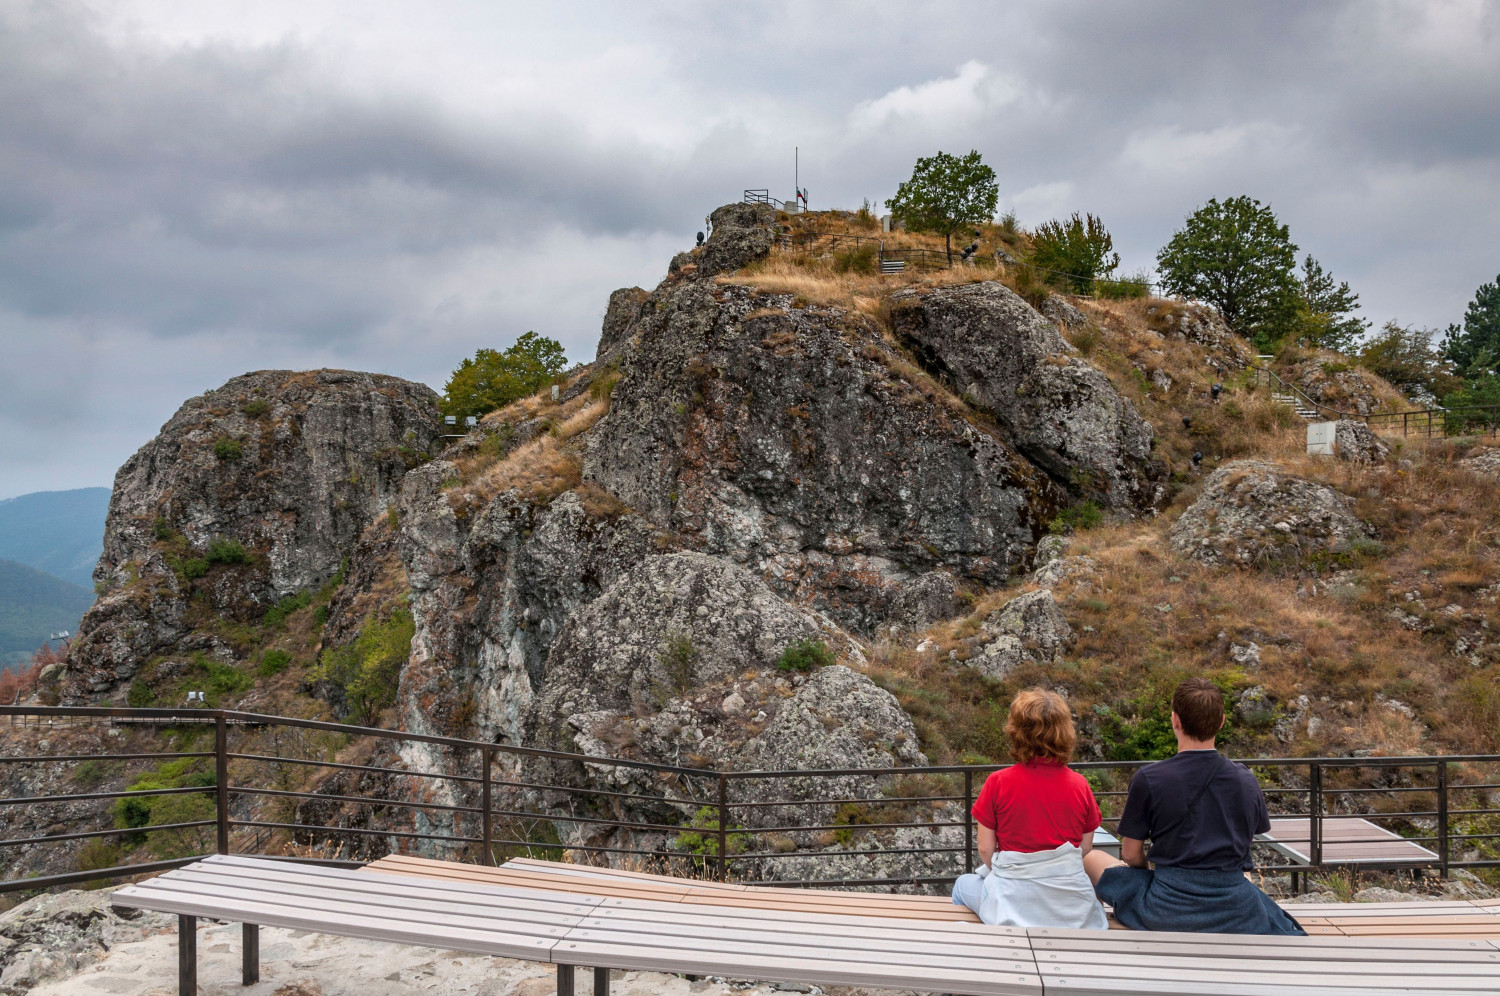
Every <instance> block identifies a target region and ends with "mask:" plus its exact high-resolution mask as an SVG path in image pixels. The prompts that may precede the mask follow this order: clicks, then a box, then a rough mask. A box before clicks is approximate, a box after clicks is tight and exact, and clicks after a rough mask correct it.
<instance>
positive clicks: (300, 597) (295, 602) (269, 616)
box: [261, 591, 312, 626]
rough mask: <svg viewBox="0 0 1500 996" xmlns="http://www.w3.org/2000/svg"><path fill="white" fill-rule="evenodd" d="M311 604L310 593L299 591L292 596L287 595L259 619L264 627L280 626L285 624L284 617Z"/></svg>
mask: <svg viewBox="0 0 1500 996" xmlns="http://www.w3.org/2000/svg"><path fill="white" fill-rule="evenodd" d="M311 603H312V592H310V591H299V592H297V593H296V594H294V595H288V596H286V597H285V598H283V599H281V600H280V601H278V602H277V603H276V604H275V605H273V606H271V607H270V608H269V609H267V610H266V614H265V615H264V616H262V617H261V622H262V623H263V624H264V625H266V626H280V625H281V624H282V623H284V622H286V617H287V616H289V615H291V614H292V613H293V612H296V611H297V610H298V609H305V608H307V606H308V605H310V604H311Z"/></svg>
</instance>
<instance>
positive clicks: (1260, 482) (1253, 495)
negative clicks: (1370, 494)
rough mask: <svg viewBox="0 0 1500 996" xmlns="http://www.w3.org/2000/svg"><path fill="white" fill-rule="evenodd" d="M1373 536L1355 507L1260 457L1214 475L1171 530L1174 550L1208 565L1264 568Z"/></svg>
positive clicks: (1326, 488) (1323, 486) (1329, 490)
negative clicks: (1261, 459) (1355, 511)
mask: <svg viewBox="0 0 1500 996" xmlns="http://www.w3.org/2000/svg"><path fill="white" fill-rule="evenodd" d="M1371 536H1372V531H1371V529H1370V527H1369V526H1367V525H1366V524H1365V523H1364V522H1362V521H1360V519H1359V517H1358V516H1357V515H1355V514H1354V502H1353V501H1352V500H1351V499H1350V498H1349V497H1348V496H1347V495H1344V494H1341V493H1339V492H1338V491H1335V490H1334V489H1333V488H1331V487H1329V486H1327V485H1326V484H1318V483H1316V482H1314V481H1308V480H1304V479H1302V478H1300V477H1294V476H1292V475H1290V474H1288V473H1287V472H1286V471H1284V470H1282V469H1281V468H1280V467H1278V466H1276V465H1274V464H1270V463H1266V462H1264V461H1260V460H1236V461H1233V462H1232V463H1227V464H1225V465H1224V466H1222V467H1220V468H1219V469H1218V470H1216V471H1214V472H1213V474H1211V475H1210V476H1209V478H1208V480H1207V481H1206V482H1205V483H1204V486H1203V492H1202V494H1200V495H1199V496H1198V499H1197V500H1196V501H1194V502H1193V504H1192V505H1190V506H1188V509H1187V511H1186V512H1184V513H1183V514H1182V517H1181V518H1180V519H1178V520H1177V522H1176V523H1174V524H1173V526H1172V531H1171V534H1170V541H1171V545H1172V549H1173V550H1175V551H1176V552H1177V553H1179V554H1182V555H1183V556H1187V557H1191V558H1193V559H1195V560H1200V561H1202V562H1204V563H1207V564H1227V565H1235V566H1241V567H1262V566H1272V565H1278V564H1295V563H1299V562H1301V561H1303V560H1305V559H1306V558H1308V557H1309V556H1311V555H1313V554H1315V553H1317V552H1319V551H1324V552H1340V551H1345V550H1348V549H1349V548H1350V545H1351V544H1353V543H1354V542H1355V541H1357V540H1361V539H1368V538H1370V537H1371Z"/></svg>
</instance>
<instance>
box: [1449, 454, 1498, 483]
mask: <svg viewBox="0 0 1500 996" xmlns="http://www.w3.org/2000/svg"><path fill="white" fill-rule="evenodd" d="M1458 465H1459V466H1460V467H1462V468H1463V469H1465V470H1467V471H1469V472H1470V473H1471V474H1478V475H1479V476H1481V477H1489V478H1493V479H1495V480H1500V448H1495V449H1486V450H1480V451H1479V452H1478V453H1475V454H1474V455H1473V456H1469V457H1465V458H1464V459H1462V460H1460V461H1459V462H1458Z"/></svg>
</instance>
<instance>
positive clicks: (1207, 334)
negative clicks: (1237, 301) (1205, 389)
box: [1145, 301, 1252, 368]
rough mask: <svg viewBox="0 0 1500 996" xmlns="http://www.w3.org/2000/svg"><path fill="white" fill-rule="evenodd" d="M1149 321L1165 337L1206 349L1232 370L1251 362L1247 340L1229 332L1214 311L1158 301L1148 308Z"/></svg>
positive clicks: (1201, 307)
mask: <svg viewBox="0 0 1500 996" xmlns="http://www.w3.org/2000/svg"><path fill="white" fill-rule="evenodd" d="M1145 310H1146V320H1147V321H1148V322H1150V323H1151V326H1152V327H1153V328H1155V329H1157V330H1158V331H1160V332H1161V333H1162V334H1163V335H1166V336H1168V337H1170V338H1173V339H1184V340H1187V341H1189V342H1196V343H1198V344H1199V345H1200V346H1206V347H1208V349H1209V350H1211V351H1212V353H1213V359H1215V360H1220V361H1224V363H1226V364H1227V366H1228V367H1229V368H1242V367H1244V366H1245V365H1246V364H1247V363H1249V362H1250V360H1251V359H1252V354H1251V351H1250V348H1249V346H1248V345H1247V344H1246V342H1245V340H1244V339H1242V338H1241V337H1239V336H1237V335H1235V334H1234V333H1233V332H1232V331H1230V328H1229V325H1228V324H1227V323H1225V321H1224V319H1223V318H1222V317H1220V315H1219V313H1218V312H1217V311H1215V310H1214V309H1212V308H1210V307H1208V306H1207V305H1202V304H1188V303H1185V302H1182V301H1155V302H1152V303H1151V304H1148V305H1146V309H1145Z"/></svg>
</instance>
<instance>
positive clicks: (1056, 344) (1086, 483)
mask: <svg viewBox="0 0 1500 996" xmlns="http://www.w3.org/2000/svg"><path fill="white" fill-rule="evenodd" d="M891 311H892V322H893V324H894V326H895V330H896V334H897V336H898V337H899V338H900V339H901V341H902V342H903V343H905V344H907V345H908V346H910V348H911V349H912V351H913V352H914V353H915V354H916V356H917V359H918V361H919V362H920V363H921V364H922V366H923V367H924V368H926V369H927V370H928V371H929V372H931V373H932V374H933V375H934V376H937V377H939V378H940V379H941V380H943V381H945V382H946V383H948V384H951V385H952V387H953V389H954V390H955V391H957V392H959V393H961V394H963V395H965V397H967V398H971V399H972V400H973V403H974V404H976V405H977V406H979V407H981V408H983V409H985V410H986V411H988V412H990V413H992V414H993V415H994V416H995V417H996V418H997V419H999V420H1000V422H1001V424H1003V425H1004V426H1005V427H1006V428H1007V429H1008V430H1009V432H1010V435H1011V437H1012V438H1013V439H1014V441H1015V444H1016V447H1017V448H1018V449H1019V450H1020V451H1021V452H1022V453H1024V454H1026V456H1027V457H1028V458H1029V459H1030V460H1031V461H1032V462H1034V463H1035V464H1036V465H1037V466H1038V467H1040V468H1042V469H1043V470H1044V471H1046V472H1047V473H1048V474H1049V475H1051V477H1052V478H1053V479H1054V480H1055V481H1056V482H1057V483H1058V484H1060V485H1061V486H1062V487H1064V488H1066V489H1067V490H1068V491H1069V492H1070V493H1071V494H1073V495H1075V496H1077V497H1078V498H1081V499H1088V500H1092V501H1096V502H1098V503H1100V504H1101V505H1104V506H1106V507H1109V508H1115V509H1121V510H1127V509H1142V508H1148V507H1150V506H1152V505H1153V504H1154V503H1155V502H1156V500H1157V497H1158V496H1157V489H1156V487H1155V485H1154V481H1155V480H1156V479H1157V478H1159V477H1160V476H1161V473H1162V472H1161V468H1160V467H1158V466H1157V465H1156V464H1155V463H1154V462H1153V461H1152V460H1151V440H1152V436H1153V430H1152V428H1151V424H1150V423H1149V422H1147V421H1146V420H1145V419H1143V418H1141V416H1140V415H1139V413H1137V412H1136V410H1135V407H1134V406H1133V405H1132V404H1131V403H1130V402H1129V401H1127V400H1126V399H1124V398H1122V397H1120V395H1119V392H1117V391H1116V390H1115V389H1114V387H1113V386H1112V385H1111V384H1110V383H1109V379H1108V378H1107V377H1105V376H1104V374H1103V373H1101V372H1100V371H1098V370H1096V369H1095V368H1094V367H1092V366H1090V365H1089V364H1088V363H1086V362H1084V361H1083V360H1082V359H1080V358H1078V356H1077V355H1076V351H1075V350H1074V349H1073V347H1072V346H1070V345H1068V343H1067V342H1066V340H1064V339H1063V337H1062V336H1061V335H1060V334H1058V331H1057V328H1056V327H1055V326H1053V325H1052V323H1050V322H1048V321H1047V320H1046V319H1044V318H1043V317H1042V316H1041V315H1039V314H1037V313H1036V312H1035V311H1034V310H1032V308H1031V307H1030V306H1029V305H1027V304H1026V302H1025V301H1023V300H1022V299H1021V298H1020V297H1019V296H1018V295H1016V294H1015V293H1014V292H1013V291H1011V290H1010V289H1009V288H1008V287H1006V286H1004V285H1003V284H1000V283H998V282H993V281H991V282H984V283H975V284H967V285H965V286H961V287H945V288H941V289H938V290H933V291H927V292H919V291H904V292H901V293H898V294H897V295H895V298H894V301H893V305H892V309H891Z"/></svg>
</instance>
